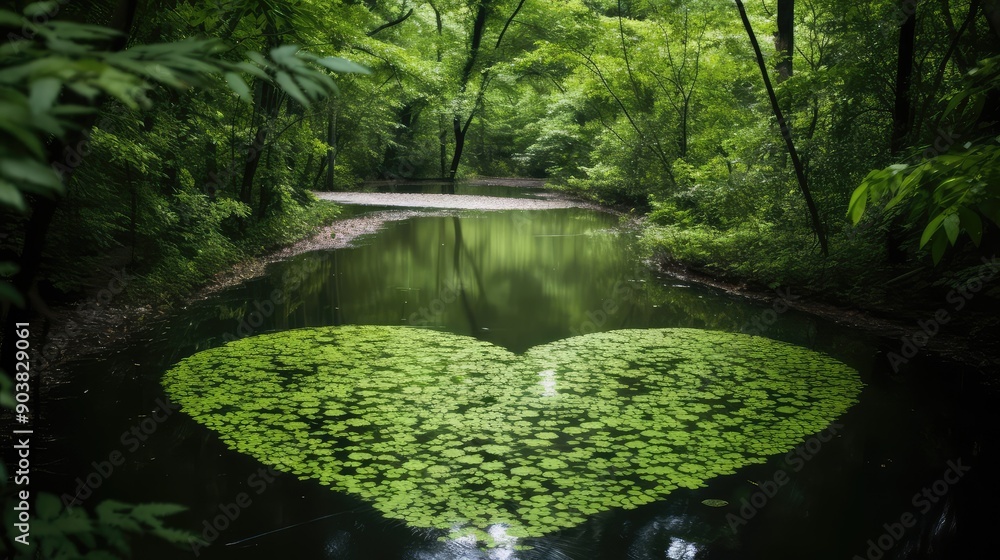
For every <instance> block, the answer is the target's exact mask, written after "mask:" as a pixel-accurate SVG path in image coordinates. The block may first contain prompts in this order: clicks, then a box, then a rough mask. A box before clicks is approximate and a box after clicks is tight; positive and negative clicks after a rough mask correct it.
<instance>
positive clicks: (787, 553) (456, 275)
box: [36, 209, 1000, 560]
mask: <svg viewBox="0 0 1000 560" xmlns="http://www.w3.org/2000/svg"><path fill="white" fill-rule="evenodd" d="M635 244H636V239H635V234H634V232H630V231H628V230H623V229H619V228H618V220H617V218H615V217H613V216H609V215H605V214H600V213H596V212H592V211H587V210H575V209H568V210H550V211H527V212H526V211H520V212H516V211H510V212H491V213H463V214H461V215H460V216H459V217H421V218H414V219H410V220H407V221H404V222H393V223H390V224H388V225H387V227H386V228H385V229H384V230H382V231H381V232H380V233H378V234H376V235H373V236H370V237H368V238H366V239H365V240H363V241H362V242H361V243H360V244H359V246H357V247H354V248H350V249H342V250H336V251H329V252H315V253H309V254H306V255H301V256H298V257H295V258H293V259H291V260H289V261H286V262H282V263H278V264H275V265H273V266H271V267H270V268H269V269H268V274H267V275H266V276H264V277H262V278H258V279H255V280H252V281H250V282H248V283H246V284H245V285H241V286H237V287H234V288H231V289H228V290H226V291H224V292H222V293H219V294H217V295H215V296H212V297H211V298H209V299H208V300H206V301H202V302H199V303H197V304H194V305H191V306H190V307H187V308H185V309H179V310H177V311H176V312H175V313H173V314H172V315H171V316H169V317H167V318H165V319H163V320H159V321H157V322H156V323H155V324H152V325H149V327H148V329H147V330H146V331H145V332H144V333H143V334H142V335H140V336H137V337H134V339H133V340H131V341H129V342H127V343H124V344H122V345H121V346H120V347H115V348H109V349H107V350H106V352H104V353H103V354H101V355H99V356H93V357H91V358H88V359H82V360H77V361H74V362H72V363H68V364H64V365H63V366H61V369H62V371H63V372H64V373H65V374H67V377H68V378H69V379H70V381H69V382H68V383H67V384H66V385H64V386H61V387H59V388H57V389H55V390H54V391H53V394H50V395H49V396H48V397H47V398H48V399H49V401H48V402H49V408H48V415H47V420H46V422H47V425H45V426H43V427H40V428H39V431H41V430H46V431H47V432H48V433H53V434H59V437H57V438H56V439H55V440H54V441H52V442H50V443H48V444H47V447H48V448H47V449H40V450H39V451H38V454H39V455H40V456H41V457H43V458H44V462H45V465H44V467H43V468H44V469H45V471H46V472H45V474H44V475H43V476H44V480H43V481H42V482H40V483H39V484H40V485H43V486H44V487H45V488H46V489H48V490H50V491H53V492H55V493H57V494H63V493H67V492H68V493H70V494H72V493H73V492H74V491H75V489H76V486H77V484H76V482H74V480H75V479H76V478H77V477H80V478H86V477H87V475H88V474H92V473H93V472H94V471H95V468H94V467H93V466H92V465H91V462H94V461H97V462H100V461H103V460H106V459H107V457H108V455H109V454H110V453H111V452H113V451H116V450H117V451H121V452H122V453H123V454H124V457H125V462H124V464H123V465H121V466H119V467H117V468H115V470H114V472H113V473H111V474H110V476H107V477H104V476H101V477H100V479H99V480H100V481H101V484H100V487H99V488H98V489H97V490H96V492H95V493H94V495H93V496H90V497H89V498H87V499H86V500H85V504H86V505H88V506H93V505H96V503H98V502H99V501H100V500H101V499H104V498H107V497H114V498H115V499H119V500H124V501H133V502H175V503H182V504H186V505H187V506H189V508H190V510H189V511H188V512H186V513H184V514H181V515H178V516H175V517H174V518H173V519H174V522H175V524H176V525H178V526H184V527H189V528H191V529H197V532H198V533H202V532H203V530H204V525H203V521H205V520H210V519H212V518H214V517H216V516H218V515H221V514H223V512H224V511H225V510H227V509H228V510H229V511H230V512H233V511H236V512H237V513H238V516H235V517H236V518H235V519H234V520H232V521H229V520H226V522H225V523H224V524H225V525H226V528H225V529H224V530H222V531H218V535H217V536H213V535H215V533H213V532H208V533H207V536H208V537H209V538H210V539H212V540H213V542H212V544H211V545H210V546H208V547H206V548H203V549H200V550H199V551H198V555H199V557H204V558H226V559H229V558H232V559H237V558H239V559H248V558H249V559H257V558H260V559H265V558H294V559H307V560H308V559H321V558H322V559H326V558H329V559H341V558H343V559H379V558H387V559H394V558H406V559H427V560H431V559H440V560H445V559H449V560H450V559H465V558H469V559H471V558H522V559H536V558H551V559H618V558H629V559H653V558H657V559H664V558H668V559H675V560H680V559H695V558H697V559H703V558H705V559H707V558H712V559H737V558H738V559H751V558H762V559H763V558H768V559H784V558H787V559H800V558H822V559H826V558H829V559H843V560H850V559H851V558H853V557H854V556H855V555H858V556H859V557H862V558H866V557H867V558H878V557H881V558H886V559H888V558H978V557H979V555H980V553H981V552H982V551H986V550H989V547H991V546H992V545H991V543H992V542H993V539H992V534H991V531H992V530H994V528H995V527H996V523H997V520H998V515H997V513H996V510H995V506H994V505H993V504H992V503H991V502H992V498H993V497H994V496H996V495H997V494H996V490H997V485H996V482H995V480H994V479H995V474H996V471H995V466H996V465H997V463H996V451H995V448H996V444H997V442H998V441H1000V436H998V434H997V425H998V424H997V421H996V420H997V418H996V413H995V412H994V410H995V407H994V406H993V405H992V401H987V398H988V395H986V394H985V393H984V392H983V391H981V390H980V389H979V388H978V387H976V386H975V385H974V384H973V383H972V382H970V381H969V380H970V379H971V377H970V376H968V375H966V374H965V373H964V372H963V368H962V367H960V366H958V365H955V364H950V363H945V362H942V361H940V360H937V359H935V358H934V357H933V356H929V355H922V356H920V357H919V358H917V359H915V360H914V361H913V362H912V363H911V366H910V367H909V368H908V369H906V370H904V371H903V372H901V374H900V375H895V374H892V372H891V370H890V369H889V366H888V362H887V360H886V358H885V353H886V352H888V351H895V350H898V344H899V343H898V341H892V340H880V339H877V338H873V337H871V336H868V335H865V334H863V333H860V332H857V331H853V330H852V329H848V328H845V327H841V326H838V325H836V324H834V323H832V322H829V321H825V320H821V319H817V318H815V317H813V316H810V315H807V314H804V313H800V312H797V311H795V310H789V311H786V312H784V313H780V314H779V313H775V312H774V308H775V305H774V302H764V303H755V302H749V301H747V300H743V299H738V298H733V297H729V296H726V295H724V294H721V293H717V292H715V291H712V290H710V289H706V288H703V287H699V286H694V285H687V284H684V283H681V282H678V281H675V280H671V279H663V278H657V277H656V276H654V275H653V274H652V273H651V272H649V271H648V270H647V269H646V268H645V267H644V265H643V264H642V263H641V262H640V261H639V259H638V256H637V250H636V247H635ZM462 294H464V296H463V295H462ZM791 295H792V296H794V293H793V294H791ZM776 297H777V296H776ZM777 308H778V309H783V306H781V305H780V304H779V305H777ZM340 324H375V325H416V326H422V327H425V328H432V329H439V330H442V331H446V332H451V333H456V334H463V335H470V336H474V337H476V338H479V339H482V340H485V341H489V342H492V343H494V344H497V345H500V346H503V347H505V348H507V349H509V350H511V351H513V352H523V351H525V350H526V349H528V348H530V347H532V346H536V345H539V344H544V343H547V342H551V341H555V340H559V339H562V338H565V337H569V336H573V335H575V334H582V333H586V332H592V331H594V330H612V329H620V328H649V327H693V328H702V329H716V330H725V331H740V330H744V331H750V330H753V329H760V330H761V333H762V334H763V335H764V336H767V337H770V338H774V339H777V340H782V341H787V342H791V343H794V344H798V345H801V346H804V347H808V348H811V349H814V350H817V351H820V352H824V353H826V354H829V355H830V356H833V357H834V358H837V359H839V360H841V361H843V362H845V363H847V364H848V365H850V366H852V367H854V368H856V369H857V370H858V371H859V372H860V375H861V378H862V380H863V381H864V382H865V383H866V384H867V387H866V388H865V389H864V391H863V392H862V394H861V396H860V403H859V404H858V405H855V406H854V408H852V409H851V410H850V411H849V412H848V413H847V414H846V415H844V416H843V417H842V418H840V419H839V421H838V423H839V424H840V425H842V427H841V428H839V429H838V430H837V431H838V433H837V436H836V437H834V438H833V439H832V440H830V441H828V442H825V443H822V444H821V446H819V448H818V449H816V448H815V442H814V447H813V451H815V453H814V454H811V455H812V456H811V458H809V459H808V460H798V461H792V462H790V461H787V460H786V458H785V457H783V456H777V457H774V458H773V459H772V460H771V461H769V462H768V463H766V464H762V465H755V466H752V467H746V468H744V469H741V470H740V471H739V472H738V473H737V474H735V475H731V476H726V477H721V478H717V479H712V480H710V481H709V482H708V487H707V488H701V489H698V490H686V489H680V490H677V491H674V492H673V493H671V494H670V495H668V496H667V497H666V498H665V499H663V500H662V501H660V502H657V503H654V504H650V505H647V506H643V507H640V508H639V509H636V510H631V511H622V510H612V511H607V512H604V513H601V514H597V515H594V516H592V517H591V518H589V519H588V521H587V522H585V523H583V524H582V525H580V526H578V527H576V528H573V529H569V530H563V531H559V532H557V533H553V534H551V535H548V536H546V537H544V538H539V539H529V540H525V541H523V542H519V543H518V545H523V546H528V547H531V548H530V549H526V550H514V549H494V550H489V551H484V550H477V549H476V547H475V545H474V544H473V543H467V542H441V541H439V540H438V539H437V537H438V536H439V534H440V533H438V532H434V531H428V530H422V529H415V528H411V527H408V526H406V525H405V524H404V523H402V522H400V521H397V520H391V519H386V518H384V517H383V516H381V514H380V513H379V512H377V511H375V510H374V509H373V508H371V507H370V506H368V505H366V504H365V503H364V502H362V501H361V500H359V499H357V498H354V497H351V496H347V495H343V494H338V493H336V492H333V491H331V490H329V489H328V488H326V487H323V486H320V485H319V484H318V483H317V482H314V481H300V480H297V479H296V478H295V477H293V476H291V475H288V474H279V475H278V476H276V477H271V475H269V474H267V473H266V472H264V473H263V474H261V472H260V469H261V468H262V465H261V464H260V463H258V462H257V461H256V460H254V459H251V458H250V457H247V456H243V455H241V454H238V453H236V452H233V451H230V450H228V449H227V448H226V447H225V446H223V445H222V444H221V443H220V442H219V440H218V439H217V437H216V436H215V435H214V433H213V432H211V431H210V430H208V429H207V428H205V427H203V426H201V425H199V424H197V423H196V422H194V421H193V420H192V419H190V418H189V417H187V416H186V415H184V414H183V413H182V412H173V413H171V414H170V415H169V416H167V417H166V418H165V419H164V420H163V421H162V422H155V421H153V420H151V419H149V418H150V416H149V415H150V414H151V412H152V410H153V408H154V407H155V406H156V404H155V403H156V402H157V400H158V399H162V398H164V397H163V390H162V388H161V386H160V378H161V376H162V374H163V372H164V371H165V370H167V369H168V368H169V367H170V366H171V365H172V364H174V363H176V362H177V361H178V360H180V359H182V358H184V357H186V356H189V355H191V354H193V353H195V352H198V351H200V350H204V349H206V348H210V347H213V346H217V345H219V344H222V343H223V342H224V341H225V340H227V339H229V338H233V337H240V336H246V335H250V334H259V333H264V332H270V331H276V330H283V329H289V328H295V327H304V326H321V325H340ZM161 418H162V415H161ZM136 426H138V427H140V428H139V435H133V436H129V435H127V432H128V431H129V430H131V429H132V428H133V427H136ZM144 428H152V429H153V430H146V431H147V432H148V431H152V433H148V434H146V433H143V431H142V430H143V429H144ZM123 434H125V435H124V437H123ZM63 436H65V437H63ZM140 437H141V438H142V439H145V441H144V442H143V443H142V444H141V445H139V443H137V442H136V441H135V439H139V438H140ZM133 438H135V439H133ZM959 460H960V461H961V464H962V465H968V466H971V467H972V468H971V470H970V471H969V472H968V473H966V474H964V475H963V476H962V477H961V478H960V479H958V480H957V482H956V483H954V484H945V483H939V484H938V486H937V489H938V490H941V489H943V492H942V494H943V495H942V496H941V497H938V496H937V495H935V494H934V493H933V492H934V489H933V485H934V484H935V481H938V480H939V479H942V477H943V476H944V473H945V471H946V470H947V469H948V468H949V461H959ZM952 478H953V479H954V477H952ZM775 479H780V480H783V481H786V482H785V483H784V484H783V485H781V486H780V487H776V491H774V492H772V494H773V496H771V497H767V498H766V499H762V498H761V496H762V494H758V495H757V497H756V498H755V501H756V503H757V504H758V505H759V507H754V508H753V509H751V506H742V501H743V500H744V499H746V500H750V499H751V498H753V497H754V493H755V492H758V490H760V489H762V488H771V489H772V490H773V489H775V487H773V486H772V485H765V484H764V483H765V482H766V481H768V480H775ZM92 480H97V479H95V478H92ZM924 487H930V488H932V490H931V494H930V495H931V497H930V498H920V499H918V500H917V501H914V500H913V496H914V494H917V493H920V492H921V491H922V489H923V488H924ZM36 488H37V487H36ZM241 493H245V494H246V497H247V498H249V500H250V503H249V505H246V506H245V507H236V508H234V507H232V506H229V504H234V503H236V502H237V498H238V496H239V495H240V494H241ZM705 499H720V500H726V501H728V502H729V503H730V505H729V506H727V507H722V508H713V507H708V506H706V505H703V504H702V503H701V502H702V500H705ZM244 503H246V500H244ZM925 504H926V505H925ZM741 507H743V509H744V510H745V511H744V513H745V514H746V515H745V517H746V518H747V519H746V520H745V522H741V523H738V524H737V526H736V530H735V531H733V530H732V529H731V524H732V523H731V522H732V519H734V518H733V517H730V518H728V519H727V514H734V515H736V516H738V515H740V509H741ZM904 514H912V516H913V517H912V519H913V520H914V524H913V526H912V527H903V526H902V525H900V527H901V529H899V530H898V531H895V532H896V534H897V535H898V536H893V535H888V536H883V538H882V541H881V542H882V544H885V545H891V546H887V547H888V548H889V551H888V552H886V553H884V554H880V555H877V556H876V555H874V554H873V555H871V556H868V555H867V552H866V551H867V549H869V548H870V546H869V544H868V541H869V539H872V540H877V539H879V537H880V536H882V535H883V534H884V533H887V529H886V528H885V526H884V524H889V529H890V530H894V529H895V526H894V524H898V523H899V522H900V520H901V518H902V516H904ZM230 517H234V515H232V513H231V514H230ZM909 519H910V518H909V517H906V520H907V521H909ZM873 552H875V551H874V550H873ZM878 552H881V551H878ZM192 554H193V553H192V551H191V550H190V549H188V550H178V549H170V548H168V547H157V548H152V549H148V550H142V551H141V553H140V557H142V558H179V557H191V556H192Z"/></svg>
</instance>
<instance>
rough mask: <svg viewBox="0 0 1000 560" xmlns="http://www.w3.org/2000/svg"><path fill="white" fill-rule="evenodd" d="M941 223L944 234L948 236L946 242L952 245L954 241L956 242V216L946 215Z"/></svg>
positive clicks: (957, 219)
mask: <svg viewBox="0 0 1000 560" xmlns="http://www.w3.org/2000/svg"><path fill="white" fill-rule="evenodd" d="M942 223H943V224H944V232H945V233H946V234H947V235H948V241H949V242H950V243H951V244H952V245H954V244H955V241H957V240H958V229H959V228H958V223H959V218H958V214H948V217H946V218H945V219H944V221H943V222H942Z"/></svg>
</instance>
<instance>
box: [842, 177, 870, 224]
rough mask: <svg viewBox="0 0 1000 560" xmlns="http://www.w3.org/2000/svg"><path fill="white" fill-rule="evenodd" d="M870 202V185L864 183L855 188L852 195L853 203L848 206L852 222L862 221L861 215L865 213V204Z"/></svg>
mask: <svg viewBox="0 0 1000 560" xmlns="http://www.w3.org/2000/svg"><path fill="white" fill-rule="evenodd" d="M867 204H868V185H867V184H862V185H861V186H860V187H858V188H856V189H854V194H852V195H851V203H850V205H849V206H848V207H847V214H848V215H849V216H850V217H851V222H852V223H854V224H857V223H858V222H859V221H861V216H863V215H864V213H865V206H867Z"/></svg>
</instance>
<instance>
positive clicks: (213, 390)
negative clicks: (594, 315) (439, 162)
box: [164, 326, 862, 537]
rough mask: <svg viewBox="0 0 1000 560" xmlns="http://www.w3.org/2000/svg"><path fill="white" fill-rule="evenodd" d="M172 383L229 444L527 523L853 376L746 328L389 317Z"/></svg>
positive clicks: (278, 342) (511, 528)
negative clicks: (553, 325)
mask: <svg viewBox="0 0 1000 560" xmlns="http://www.w3.org/2000/svg"><path fill="white" fill-rule="evenodd" d="M164 385H165V386H166V390H167V392H168V394H169V395H170V397H171V398H172V399H173V400H174V401H176V402H178V403H180V404H181V405H182V407H183V410H184V412H186V413H187V414H189V415H191V416H192V417H194V418H195V419H196V420H197V421H198V422H200V423H202V424H204V425H205V426H207V427H209V428H211V429H212V430H214V431H216V432H217V433H218V434H219V437H221V438H222V440H223V441H224V442H225V443H226V444H227V445H228V446H229V447H230V448H232V449H234V450H236V451H239V452H242V453H246V454H247V455H251V456H253V457H255V458H257V459H258V460H260V461H261V462H262V463H265V464H267V465H270V466H272V467H274V468H276V469H278V470H282V471H285V472H291V473H294V474H296V475H297V476H299V477H301V478H305V479H315V480H318V481H319V482H320V483H322V484H324V485H327V486H329V487H330V488H332V489H334V490H337V491H342V492H348V493H351V494H354V495H357V496H361V497H362V498H364V499H366V500H368V501H370V502H371V503H372V505H373V506H374V507H375V508H377V509H378V510H380V511H381V512H382V513H383V514H384V515H385V516H387V517H389V518H394V519H401V520H403V521H406V522H408V523H410V524H411V525H413V526H418V527H427V528H438V529H449V530H452V531H453V532H454V531H459V532H460V533H462V534H476V535H485V534H489V533H487V531H489V530H491V528H494V529H495V528H496V527H503V528H504V530H505V533H506V534H507V535H517V536H519V537H532V536H541V535H544V534H546V533H548V532H551V531H555V530H558V529H560V528H566V527H573V526H575V525H578V524H580V523H581V522H583V521H585V519H586V518H587V517H588V516H590V515H593V514H595V513H598V512H601V511H605V510H608V509H611V508H618V507H621V508H635V507H638V506H641V505H643V504H648V503H651V502H654V501H657V500H662V499H663V498H664V497H665V496H667V495H668V494H670V492H672V491H673V490H676V489H677V488H679V487H684V488H691V489H694V488H699V487H703V486H704V483H705V481H707V480H709V479H711V478H713V477H717V476H723V475H728V474H733V473H735V472H736V470H737V469H739V468H741V467H743V466H746V465H749V464H753V463H761V462H764V461H765V460H767V458H768V457H771V456H773V455H775V454H781V453H785V452H787V451H788V450H790V449H792V448H793V447H794V446H795V445H797V444H798V443H800V442H801V441H803V439H804V438H805V437H806V436H808V435H810V434H813V433H816V432H818V431H820V430H822V429H824V428H825V427H826V426H827V425H828V424H829V423H830V422H831V421H833V420H834V419H836V418H837V417H838V416H839V415H840V414H842V413H843V412H844V411H846V410H847V409H848V408H850V406H851V405H852V404H853V403H855V402H856V401H855V399H856V397H857V395H858V394H859V392H860V390H861V388H862V383H861V382H860V380H859V379H858V375H857V373H856V372H855V371H854V370H852V369H851V368H849V367H847V366H846V365H844V364H842V363H840V362H838V361H836V360H834V359H832V358H830V357H828V356H826V355H823V354H820V353H817V352H813V351H811V350H808V349H805V348H801V347H798V346H794V345H790V344H785V343H781V342H776V341H773V340H769V339H766V338H761V337H755V336H749V335H744V334H736V333H725V332H716V331H704V330H695V329H646V330H620V331H611V332H604V333H594V334H588V335H583V336H577V337H573V338H568V339H564V340H561V341H557V342H553V343H550V344H546V345H544V346H538V347H535V348H533V349H531V350H529V351H528V352H527V353H525V354H524V355H523V356H518V355H515V354H513V353H511V352H508V351H507V350H505V349H503V348H500V347H497V346H495V345H493V344H490V343H487V342H483V341H480V340H476V339H473V338H470V337H466V336H459V335H453V334H447V333H442V332H437V331H430V330H424V329H417V328H412V327H387V326H341V327H322V328H309V329H297V330H290V331H284V332H279V333H274V334H267V335H261V336H256V337H252V338H245V339H241V340H238V341H234V342H231V343H229V344H227V345H225V346H221V347H218V348H213V349H210V350H206V351H203V352H200V353H198V354H195V355H193V356H191V357H189V358H187V359H185V360H183V361H181V362H180V363H179V364H177V365H176V366H174V367H173V368H172V369H171V370H170V371H169V372H167V374H166V375H165V377H164ZM788 402H795V403H796V406H794V407H792V406H788V405H787V404H786V403H788ZM709 501H712V500H706V502H705V503H706V504H707V505H712V504H708V503H707V502H709ZM494 532H495V531H494Z"/></svg>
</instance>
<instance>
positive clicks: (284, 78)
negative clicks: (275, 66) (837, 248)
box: [274, 71, 309, 107]
mask: <svg viewBox="0 0 1000 560" xmlns="http://www.w3.org/2000/svg"><path fill="white" fill-rule="evenodd" d="M274 80H275V81H276V82H278V85H279V86H281V89H282V90H284V92H285V93H287V94H288V95H290V96H292V99H294V100H296V101H298V102H299V103H300V104H301V105H303V106H305V107H308V106H309V99H307V98H306V96H305V94H304V93H302V89H300V88H299V86H298V84H296V83H295V80H294V79H292V77H291V76H290V75H289V74H288V72H284V71H280V72H278V73H277V74H276V75H275V77H274Z"/></svg>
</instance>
